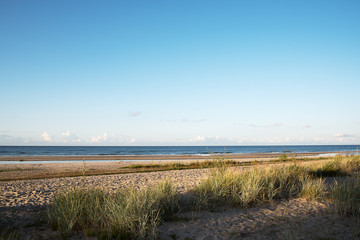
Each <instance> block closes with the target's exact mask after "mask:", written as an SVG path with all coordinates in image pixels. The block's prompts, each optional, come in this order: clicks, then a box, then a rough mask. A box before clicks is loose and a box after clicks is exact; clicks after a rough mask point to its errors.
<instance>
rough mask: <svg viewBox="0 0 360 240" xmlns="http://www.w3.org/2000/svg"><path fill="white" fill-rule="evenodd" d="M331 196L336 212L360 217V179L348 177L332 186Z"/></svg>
mask: <svg viewBox="0 0 360 240" xmlns="http://www.w3.org/2000/svg"><path fill="white" fill-rule="evenodd" d="M330 197H331V200H332V202H333V205H334V210H335V212H336V213H338V214H340V215H342V216H344V215H351V216H354V217H357V218H360V180H359V178H357V177H346V178H345V179H342V180H341V182H338V181H336V182H335V184H334V185H333V186H332V187H331V190H330Z"/></svg>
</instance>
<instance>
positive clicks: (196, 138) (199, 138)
mask: <svg viewBox="0 0 360 240" xmlns="http://www.w3.org/2000/svg"><path fill="white" fill-rule="evenodd" d="M205 139H206V137H204V136H196V137H195V138H191V139H190V140H189V142H205Z"/></svg>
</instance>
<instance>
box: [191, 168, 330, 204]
mask: <svg viewBox="0 0 360 240" xmlns="http://www.w3.org/2000/svg"><path fill="white" fill-rule="evenodd" d="M324 188H325V187H324V182H323V181H322V180H315V179H313V178H312V177H311V176H310V175H309V174H308V173H307V171H306V169H305V168H304V167H301V166H298V165H296V164H294V165H290V166H282V167H275V166H274V167H267V168H264V167H257V168H249V169H245V170H243V171H242V172H241V173H238V172H234V171H232V170H229V169H220V170H219V169H217V170H214V171H212V172H211V173H210V175H209V177H208V178H207V179H206V180H205V181H203V182H202V183H201V184H200V185H199V186H197V187H196V188H194V189H193V190H192V193H193V195H194V196H195V201H197V202H203V203H204V204H203V207H204V208H214V207H216V206H219V205H223V204H227V205H228V204H230V205H233V206H240V207H249V206H252V205H254V204H259V203H264V202H267V201H271V200H275V199H288V198H292V197H299V196H304V197H307V198H310V199H319V198H321V197H322V196H321V195H322V193H323V189H324Z"/></svg>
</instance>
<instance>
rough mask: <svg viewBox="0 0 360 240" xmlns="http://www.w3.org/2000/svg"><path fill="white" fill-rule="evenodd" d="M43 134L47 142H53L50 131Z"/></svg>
mask: <svg viewBox="0 0 360 240" xmlns="http://www.w3.org/2000/svg"><path fill="white" fill-rule="evenodd" d="M41 136H42V137H43V140H44V141H45V142H51V136H50V134H49V133H48V132H46V131H45V132H44V133H43V134H41Z"/></svg>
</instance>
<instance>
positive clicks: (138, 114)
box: [128, 112, 141, 117]
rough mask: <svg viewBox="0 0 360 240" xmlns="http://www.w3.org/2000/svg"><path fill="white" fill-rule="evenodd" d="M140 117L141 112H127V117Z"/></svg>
mask: <svg viewBox="0 0 360 240" xmlns="http://www.w3.org/2000/svg"><path fill="white" fill-rule="evenodd" d="M140 115H141V112H128V116H129V117H138V116H140Z"/></svg>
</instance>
